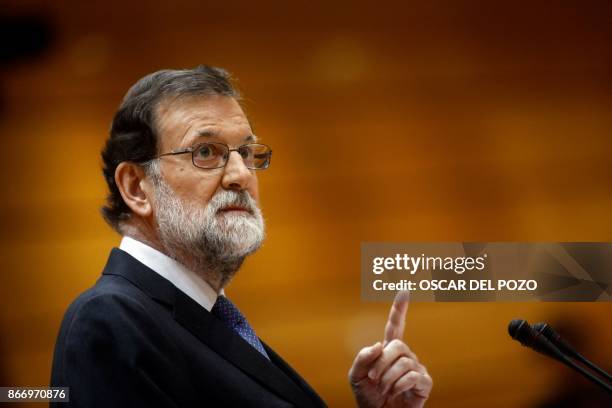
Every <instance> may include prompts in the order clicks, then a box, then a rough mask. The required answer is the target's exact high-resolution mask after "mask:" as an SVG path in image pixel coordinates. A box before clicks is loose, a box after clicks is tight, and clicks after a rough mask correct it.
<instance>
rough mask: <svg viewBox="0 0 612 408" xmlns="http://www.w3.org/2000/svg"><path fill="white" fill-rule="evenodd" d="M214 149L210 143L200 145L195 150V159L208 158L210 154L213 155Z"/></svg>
mask: <svg viewBox="0 0 612 408" xmlns="http://www.w3.org/2000/svg"><path fill="white" fill-rule="evenodd" d="M214 153H215V152H214V149H213V147H212V146H210V145H201V146H200V147H198V149H197V150H196V158H197V159H202V160H205V159H210V158H211V157H212V156H214Z"/></svg>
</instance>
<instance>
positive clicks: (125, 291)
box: [51, 248, 325, 408]
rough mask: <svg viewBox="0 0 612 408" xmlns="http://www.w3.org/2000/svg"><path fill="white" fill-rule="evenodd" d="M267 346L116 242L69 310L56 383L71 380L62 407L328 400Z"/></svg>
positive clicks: (55, 372) (317, 404) (57, 359)
mask: <svg viewBox="0 0 612 408" xmlns="http://www.w3.org/2000/svg"><path fill="white" fill-rule="evenodd" d="M264 347H265V349H266V351H267V353H268V355H269V356H270V359H271V361H268V360H267V359H266V358H265V357H263V356H262V355H261V354H260V353H259V352H257V351H256V350H255V349H254V348H253V347H251V346H250V345H249V344H248V343H247V342H245V341H244V340H243V339H242V337H240V336H239V335H238V334H237V333H235V332H234V331H233V330H231V329H229V328H228V327H226V326H225V325H224V324H223V323H222V322H221V321H219V320H218V319H217V318H216V317H215V316H213V315H212V314H210V313H209V312H208V311H207V310H206V309H204V308H203V307H201V306H200V305H199V304H198V303H196V302H195V301H194V300H192V299H191V298H189V297H188V296H187V295H185V294H184V293H183V292H181V291H180V290H178V289H177V288H176V287H175V286H174V285H172V283H170V282H169V281H168V280H166V279H165V278H163V277H162V276H160V275H158V274H157V273H155V272H154V271H152V270H151V269H149V268H147V267H146V266H145V265H143V264H142V263H140V262H139V261H137V260H136V259H134V258H133V257H131V256H130V255H128V254H127V253H126V252H124V251H121V250H119V249H116V248H115V249H113V250H112V252H111V255H110V257H109V259H108V263H107V264H106V267H105V269H104V272H103V274H102V277H100V279H99V280H98V281H97V282H96V284H95V286H94V287H92V288H91V289H89V290H87V291H86V292H84V293H83V294H81V295H80V296H79V297H78V298H77V299H76V300H75V301H74V302H73V303H72V305H71V306H70V307H69V309H68V311H67V312H66V315H65V316H64V320H63V322H62V325H61V329H60V332H59V336H58V339H57V344H56V346H55V355H54V358H53V370H52V374H51V385H52V386H67V387H70V403H69V404H63V403H62V404H60V405H58V406H59V407H69V406H73V407H88V408H89V407H141V406H142V407H145V406H146V407H294V406H295V407H321V406H325V403H324V402H323V401H322V400H321V398H319V396H318V395H317V394H316V392H315V391H314V390H313V389H312V388H310V386H309V385H308V384H307V383H306V382H305V381H304V380H303V379H302V378H301V377H300V376H299V375H298V374H297V373H296V372H295V371H294V370H293V369H292V368H291V367H289V365H288V364H287V363H285V362H284V361H283V360H282V359H281V358H280V357H279V356H278V355H277V354H276V353H275V352H274V351H273V350H272V349H271V348H270V347H268V346H267V345H266V344H265V343H264ZM52 405H53V404H52Z"/></svg>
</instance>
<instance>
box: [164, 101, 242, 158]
mask: <svg viewBox="0 0 612 408" xmlns="http://www.w3.org/2000/svg"><path fill="white" fill-rule="evenodd" d="M155 127H156V129H157V131H158V134H159V137H160V140H159V142H160V147H168V146H171V147H177V146H183V147H184V146H188V145H190V143H192V142H196V141H197V140H198V138H200V137H202V136H203V135H204V136H207V137H211V136H212V137H213V138H216V139H218V140H221V141H224V142H227V143H231V142H232V140H233V139H235V138H238V139H240V138H244V137H246V136H249V135H251V133H252V131H251V127H250V124H249V121H248V119H247V117H246V115H245V114H244V111H243V110H242V108H241V107H240V104H239V103H238V102H237V101H236V99H234V98H232V97H229V96H220V95H213V96H208V95H206V96H201V95H196V96H184V97H180V98H166V99H164V100H162V101H161V102H160V103H159V104H158V105H157V107H156V109H155Z"/></svg>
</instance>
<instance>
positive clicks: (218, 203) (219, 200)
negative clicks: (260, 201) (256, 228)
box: [208, 190, 259, 214]
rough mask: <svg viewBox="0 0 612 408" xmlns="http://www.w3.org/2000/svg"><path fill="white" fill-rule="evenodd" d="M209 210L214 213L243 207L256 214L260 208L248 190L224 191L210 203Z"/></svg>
mask: <svg viewBox="0 0 612 408" xmlns="http://www.w3.org/2000/svg"><path fill="white" fill-rule="evenodd" d="M208 207H209V208H208V209H209V211H211V212H212V213H217V212H218V211H219V210H221V209H223V208H226V207H242V208H245V209H246V210H248V211H249V212H250V213H251V214H254V213H255V212H256V211H257V210H258V209H259V208H258V207H257V203H256V202H255V200H254V199H253V198H252V197H251V195H250V194H249V193H248V192H247V191H246V190H241V191H232V190H222V191H219V192H218V193H217V194H215V195H214V196H213V197H212V199H211V200H210V201H209V202H208Z"/></svg>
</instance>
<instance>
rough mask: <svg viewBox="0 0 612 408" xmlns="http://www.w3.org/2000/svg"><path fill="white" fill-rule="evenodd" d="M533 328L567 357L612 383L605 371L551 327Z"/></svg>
mask: <svg viewBox="0 0 612 408" xmlns="http://www.w3.org/2000/svg"><path fill="white" fill-rule="evenodd" d="M531 327H532V328H533V329H534V330H535V331H536V332H538V333H540V334H542V335H543V336H544V337H546V338H547V339H548V341H550V342H551V343H552V344H554V345H555V346H556V347H557V348H558V349H559V350H560V351H562V352H563V353H565V354H566V355H568V356H570V357H572V358H575V359H577V360H579V361H580V362H582V363H583V364H585V365H586V366H588V367H590V368H591V369H592V370H594V371H595V372H597V373H598V374H599V375H601V376H602V377H604V378H605V379H607V380H608V381H612V377H611V376H610V374H608V373H607V372H606V371H604V370H603V369H601V368H599V367H598V366H596V365H595V364H594V363H592V362H591V361H589V360H588V359H587V358H586V357H584V356H583V355H582V354H580V353H579V352H577V351H576V349H575V348H574V347H572V346H571V345H570V343H569V342H568V341H567V340H565V339H564V338H563V337H561V335H560V334H559V333H557V332H556V331H555V330H554V329H553V328H552V327H550V325H548V324H547V323H535V324H532V325H531Z"/></svg>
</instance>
